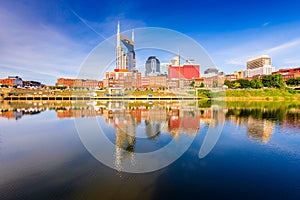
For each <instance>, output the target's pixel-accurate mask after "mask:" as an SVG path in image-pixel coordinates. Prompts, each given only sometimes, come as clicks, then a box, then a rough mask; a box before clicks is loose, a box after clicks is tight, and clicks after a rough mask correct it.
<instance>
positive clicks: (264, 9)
mask: <svg viewBox="0 0 300 200" xmlns="http://www.w3.org/2000/svg"><path fill="white" fill-rule="evenodd" d="M299 9H300V3H299V1H296V0H294V1H291V0H285V1H276V0H275V1H257V0H251V1H246V0H245V1H243V0H240V1H233V0H226V1H225V0H206V1H201V0H199V1H158V0H154V1H153V0H152V1H150V0H149V1H148V0H147V1H137V0H136V1H135V0H134V1H125V0H124V1H117V0H110V1H92V0H85V1H83V0H72V1H71V0H52V1H46V0H16V1H6V0H2V1H1V3H0V27H1V29H0V78H4V77H6V76H8V75H20V76H21V77H23V79H26V80H37V81H41V82H43V83H46V84H54V83H55V81H56V78H57V77H76V76H77V74H78V72H79V70H80V68H81V65H82V64H83V63H84V60H85V59H86V57H87V56H88V55H89V53H90V52H91V51H92V50H93V49H94V48H95V47H96V46H97V45H98V44H99V43H101V42H103V41H104V40H105V39H106V38H108V37H111V36H112V35H114V34H115V33H116V24H117V21H118V20H119V21H120V22H121V26H122V27H121V28H122V31H125V30H128V29H132V28H139V27H162V28H168V29H172V30H175V31H178V32H181V33H183V34H186V35H187V36H189V37H191V38H193V39H194V40H195V41H197V42H198V43H199V44H200V45H202V47H203V48H204V49H205V50H206V51H207V53H208V54H209V55H210V57H211V58H212V59H213V61H214V63H215V64H216V66H217V67H218V68H219V69H220V70H223V71H225V72H227V73H231V72H233V71H235V70H240V69H243V68H245V64H246V61H247V60H248V59H249V58H252V57H255V56H258V55H261V54H269V55H270V56H271V57H272V59H273V66H275V68H276V69H279V68H284V67H296V66H299V65H300V56H299V52H300V15H299ZM158 57H159V55H158ZM164 59H166V58H164ZM162 61H163V62H164V61H166V60H162ZM140 62H144V61H140Z"/></svg>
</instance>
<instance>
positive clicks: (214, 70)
mask: <svg viewBox="0 0 300 200" xmlns="http://www.w3.org/2000/svg"><path fill="white" fill-rule="evenodd" d="M218 73H219V70H218V69H217V68H214V67H211V68H207V69H206V70H205V71H204V73H203V75H202V77H205V78H208V77H212V76H216V75H218Z"/></svg>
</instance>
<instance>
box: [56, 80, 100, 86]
mask: <svg viewBox="0 0 300 200" xmlns="http://www.w3.org/2000/svg"><path fill="white" fill-rule="evenodd" d="M55 85H56V86H65V87H69V88H73V87H83V88H98V87H99V81H97V80H91V79H72V78H58V79H57V81H56V84H55Z"/></svg>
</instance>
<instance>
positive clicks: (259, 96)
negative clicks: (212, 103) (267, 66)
mask: <svg viewBox="0 0 300 200" xmlns="http://www.w3.org/2000/svg"><path fill="white" fill-rule="evenodd" d="M218 97H223V98H225V99H226V100H227V101H238V100H241V101H245V100H248V101H249V100H275V101H277V100H300V93H299V92H297V91H294V90H290V89H275V88H268V89H250V90H226V91H225V92H216V93H212V98H218Z"/></svg>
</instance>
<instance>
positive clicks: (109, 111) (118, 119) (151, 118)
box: [96, 102, 211, 170]
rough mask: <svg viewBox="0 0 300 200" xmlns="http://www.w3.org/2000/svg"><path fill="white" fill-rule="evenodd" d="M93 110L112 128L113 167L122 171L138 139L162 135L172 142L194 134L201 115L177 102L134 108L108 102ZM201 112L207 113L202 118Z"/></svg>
mask: <svg viewBox="0 0 300 200" xmlns="http://www.w3.org/2000/svg"><path fill="white" fill-rule="evenodd" d="M96 110H98V113H100V114H101V116H102V117H104V118H105V119H106V123H107V124H109V125H113V126H114V128H115V130H116V140H115V143H116V149H115V166H116V168H117V169H119V170H121V169H122V163H123V162H124V160H125V159H126V161H128V160H127V159H130V162H131V164H132V165H134V163H135V160H134V152H135V145H136V142H137V140H138V139H143V138H147V139H155V138H157V137H159V135H160V134H162V133H167V134H170V135H171V137H173V138H175V139H176V138H177V137H178V136H179V134H180V133H184V134H196V133H197V132H198V131H199V130H200V116H201V112H200V109H198V108H196V107H195V105H194V106H192V107H191V106H182V105H180V104H178V103H177V104H172V105H160V104H155V105H147V104H145V105H138V104H134V103H133V104H128V103H127V104H125V103H124V102H123V103H121V102H109V103H108V104H106V105H105V107H99V109H97V108H96ZM204 113H210V112H207V111H206V112H203V113H202V118H204V116H203V114H204ZM209 117H211V115H209ZM141 128H142V130H141ZM137 130H141V131H137ZM141 132H142V133H141ZM124 163H125V162H124Z"/></svg>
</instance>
